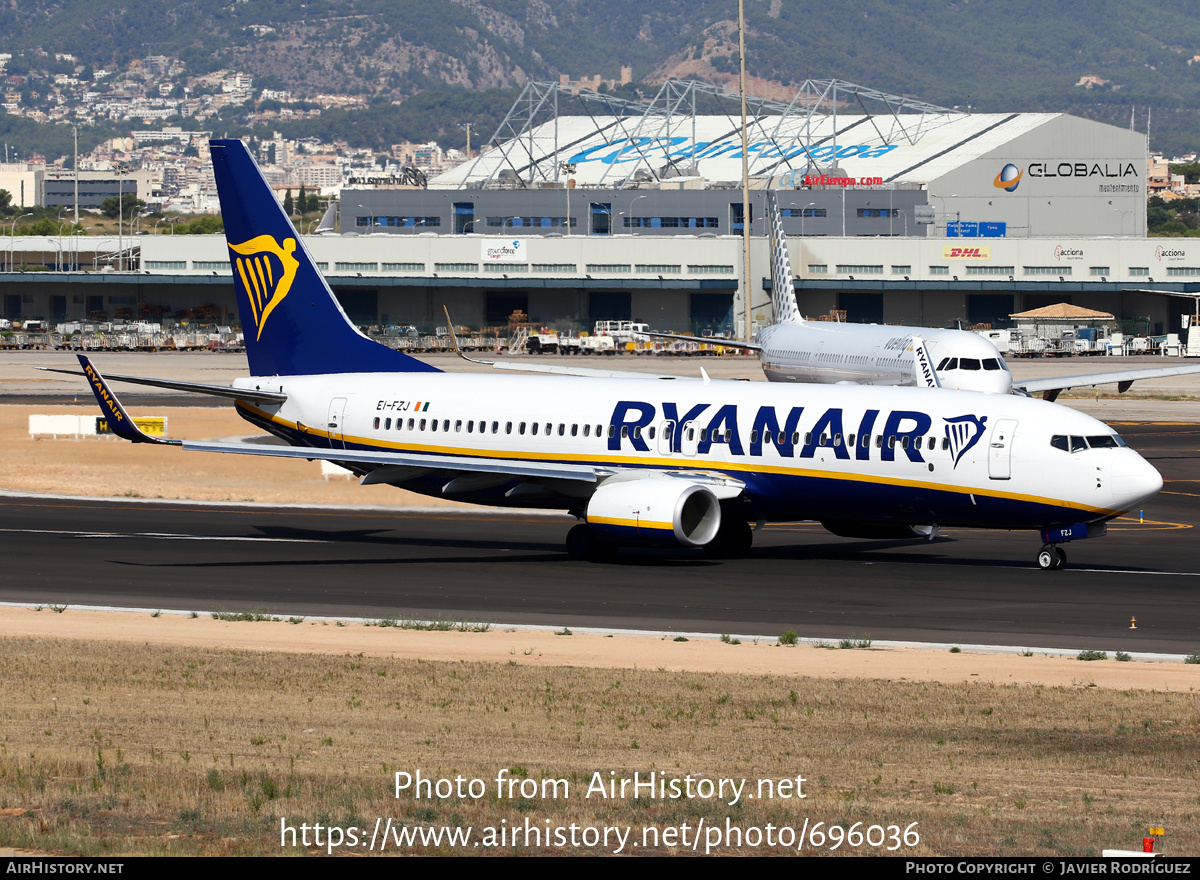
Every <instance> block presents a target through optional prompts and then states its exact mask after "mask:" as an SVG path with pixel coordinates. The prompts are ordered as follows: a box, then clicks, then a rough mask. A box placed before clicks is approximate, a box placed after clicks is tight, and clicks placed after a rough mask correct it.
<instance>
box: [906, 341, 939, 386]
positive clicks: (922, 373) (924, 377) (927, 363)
mask: <svg viewBox="0 0 1200 880" xmlns="http://www.w3.org/2000/svg"><path fill="white" fill-rule="evenodd" d="M912 352H913V365H914V366H915V367H916V369H915V372H916V375H917V387H918V388H941V387H942V383H941V380H939V379H938V375H937V370H935V369H934V368H933V361H932V360H930V359H929V350H928V349H927V348H926V347H925V340H924V339H922V338H921V337H920V336H914V337H913V338H912Z"/></svg>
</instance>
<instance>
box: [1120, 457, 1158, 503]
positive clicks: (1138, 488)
mask: <svg viewBox="0 0 1200 880" xmlns="http://www.w3.org/2000/svg"><path fill="white" fill-rule="evenodd" d="M1121 451H1122V452H1124V453H1127V454H1125V455H1122V456H1121V457H1120V460H1118V461H1116V462H1114V463H1113V476H1112V487H1113V500H1114V501H1115V502H1116V504H1117V506H1118V507H1120V508H1123V509H1125V510H1129V509H1132V508H1133V507H1135V506H1136V505H1137V504H1138V503H1139V502H1141V501H1143V500H1144V499H1146V498H1149V497H1150V496H1151V495H1154V494H1156V493H1157V492H1158V491H1159V490H1160V489H1162V486H1163V479H1162V474H1160V473H1159V472H1158V471H1157V470H1156V469H1155V467H1154V465H1152V464H1150V462H1148V461H1146V459H1144V458H1142V457H1141V456H1140V455H1138V454H1137V453H1136V452H1134V451H1133V450H1132V449H1123V450H1121Z"/></svg>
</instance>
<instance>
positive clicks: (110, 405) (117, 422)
mask: <svg viewBox="0 0 1200 880" xmlns="http://www.w3.org/2000/svg"><path fill="white" fill-rule="evenodd" d="M77 357H78V358H79V366H81V367H83V374H84V375H85V376H87V380H88V382H90V383H91V385H92V393H93V394H95V395H96V402H97V403H99V404H100V411H101V412H103V413H104V417H105V418H106V419H108V429H109V430H110V431H112V432H113V433H114V434H116V435H117V436H118V437H120V438H121V439H123V440H128V441H130V442H131V443H161V444H166V445H168V446H179V445H180V441H178V440H160V439H158V438H156V437H151V436H150V435H149V434H147V433H145V432H144V431H143V430H142V429H141V428H139V427H138V426H137V425H135V424H134V422H133V419H131V418H130V417H129V413H127V412H125V407H123V406H121V401H119V400H117V395H116V394H114V393H113V392H112V390H111V389H110V388H109V387H108V383H107V382H106V381H104V377H103V376H101V375H100V371H99V370H97V369H96V368H95V367H93V366H92V362H91V361H89V360H88V359H87V357H86V356H85V355H82V354H81V355H77Z"/></svg>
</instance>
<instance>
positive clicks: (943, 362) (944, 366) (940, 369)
mask: <svg viewBox="0 0 1200 880" xmlns="http://www.w3.org/2000/svg"><path fill="white" fill-rule="evenodd" d="M948 363H950V358H942V362H941V363H940V364H938V365H937V368H938V372H939V373H940V372H941V371H942V370H944V369H946V364H948Z"/></svg>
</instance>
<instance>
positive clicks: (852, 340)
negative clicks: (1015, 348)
mask: <svg viewBox="0 0 1200 880" xmlns="http://www.w3.org/2000/svg"><path fill="white" fill-rule="evenodd" d="M914 336H919V337H920V338H922V339H924V340H925V346H926V348H927V349H928V351H929V354H930V357H931V358H932V360H933V363H934V364H935V365H937V366H938V380H939V381H940V382H941V384H942V387H943V388H952V389H957V390H962V391H986V392H990V393H995V394H1007V393H1009V392H1010V391H1011V390H1012V373H1010V372H1009V370H1008V366H1007V365H1006V364H1005V363H1004V358H1003V357H1001V355H1000V352H999V351H998V350H997V349H996V347H995V346H994V345H992V343H991V342H989V341H988V340H986V339H984V338H983V337H982V336H980V335H979V334H977V333H971V332H968V331H965V330H936V329H932V328H929V329H926V328H919V327H889V326H887V325H883V324H845V323H835V322H826V321H805V322H803V323H795V324H772V325H771V326H770V327H767V328H765V329H764V330H762V331H761V332H760V333H759V335H758V342H759V344H760V345H761V346H762V350H761V352H760V354H759V356H760V358H761V360H762V367H763V372H764V373H765V374H766V376H767V379H768V380H769V381H772V382H821V383H837V382H853V383H857V384H860V385H915V384H917V382H916V373H915V369H914V365H913V353H912V340H913V337H914Z"/></svg>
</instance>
